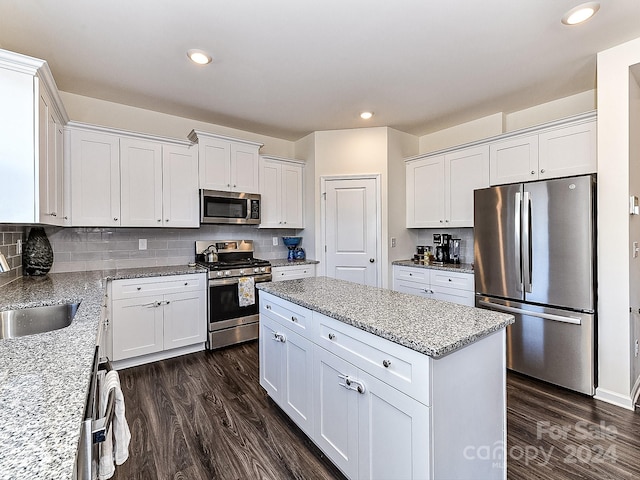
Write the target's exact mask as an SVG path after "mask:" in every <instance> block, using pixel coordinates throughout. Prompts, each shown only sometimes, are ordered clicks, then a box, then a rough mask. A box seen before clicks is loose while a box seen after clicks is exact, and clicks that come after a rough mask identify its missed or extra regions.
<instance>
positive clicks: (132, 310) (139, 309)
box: [112, 297, 163, 360]
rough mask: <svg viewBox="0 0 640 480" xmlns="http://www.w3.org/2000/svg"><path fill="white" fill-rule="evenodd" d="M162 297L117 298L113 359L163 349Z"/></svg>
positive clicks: (115, 304)
mask: <svg viewBox="0 0 640 480" xmlns="http://www.w3.org/2000/svg"><path fill="white" fill-rule="evenodd" d="M161 299H162V297H137V298H131V299H126V300H115V301H114V302H113V359H112V360H124V359H126V358H131V357H136V356H139V355H146V354H148V353H154V352H160V351H162V349H163V312H162V307H161V305H160V301H161Z"/></svg>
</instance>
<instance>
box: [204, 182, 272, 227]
mask: <svg viewBox="0 0 640 480" xmlns="http://www.w3.org/2000/svg"><path fill="white" fill-rule="evenodd" d="M200 223H232V224H244V225H257V224H259V223H260V194H258V193H237V192H222V191H218V190H200Z"/></svg>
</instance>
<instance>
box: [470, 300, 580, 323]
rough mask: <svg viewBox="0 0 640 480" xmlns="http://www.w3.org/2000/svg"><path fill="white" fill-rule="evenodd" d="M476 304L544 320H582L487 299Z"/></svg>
mask: <svg viewBox="0 0 640 480" xmlns="http://www.w3.org/2000/svg"><path fill="white" fill-rule="evenodd" d="M478 304H480V305H482V306H483V307H488V308H491V309H494V310H501V311H503V312H508V313H519V314H522V315H529V316H530V317H538V318H544V319H545V320H553V321H554V322H562V323H572V324H574V325H580V324H582V320H581V319H579V318H576V317H565V316H562V315H554V314H552V313H543V312H532V311H531V310H524V309H522V308H516V307H509V306H507V305H502V304H500V303H493V302H490V301H487V300H479V301H478Z"/></svg>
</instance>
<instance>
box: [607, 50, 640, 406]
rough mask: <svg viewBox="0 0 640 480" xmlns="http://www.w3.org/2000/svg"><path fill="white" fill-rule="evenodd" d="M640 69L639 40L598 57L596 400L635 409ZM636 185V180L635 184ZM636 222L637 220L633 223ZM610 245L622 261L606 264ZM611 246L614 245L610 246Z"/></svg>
mask: <svg viewBox="0 0 640 480" xmlns="http://www.w3.org/2000/svg"><path fill="white" fill-rule="evenodd" d="M637 63H640V39H636V40H633V41H631V42H627V43H624V44H622V45H619V46H617V47H614V48H611V49H609V50H605V51H603V52H600V53H599V54H598V79H597V81H598V219H597V223H598V232H599V235H598V236H599V240H600V241H599V242H598V370H599V372H598V374H599V380H598V382H599V385H598V389H597V390H596V398H600V399H602V400H605V401H609V402H612V403H617V404H619V405H622V406H624V407H626V408H630V409H631V408H633V398H632V396H633V392H632V389H631V386H630V384H629V383H630V382H629V379H630V376H631V372H630V370H631V368H630V365H631V358H633V357H632V355H633V352H630V351H629V347H630V345H631V338H630V336H631V335H630V331H631V327H630V321H629V308H630V306H631V305H630V296H629V292H630V288H640V286H638V285H635V286H632V285H631V284H630V265H631V262H632V260H631V259H630V251H631V248H630V247H631V246H630V245H629V244H628V240H629V239H630V225H629V224H630V220H629V213H628V209H629V185H630V184H631V182H632V180H631V179H630V159H629V150H630V138H629V137H630V132H629V127H630V118H629V108H630V100H629V92H630V85H629V83H630V82H629V79H630V75H629V68H630V67H631V66H633V65H635V64H637ZM633 182H634V183H635V182H636V180H635V179H634V180H633ZM634 221H635V220H634ZM611 239H620V242H624V243H620V244H619V248H620V255H619V256H618V260H616V261H615V262H612V261H610V248H611V242H610V240H611ZM614 243H615V242H614Z"/></svg>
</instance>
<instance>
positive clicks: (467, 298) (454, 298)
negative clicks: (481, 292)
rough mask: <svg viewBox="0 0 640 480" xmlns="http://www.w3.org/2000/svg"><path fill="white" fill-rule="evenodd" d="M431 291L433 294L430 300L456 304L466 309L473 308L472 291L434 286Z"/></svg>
mask: <svg viewBox="0 0 640 480" xmlns="http://www.w3.org/2000/svg"><path fill="white" fill-rule="evenodd" d="M431 290H432V291H433V294H432V295H431V297H430V298H433V299H435V300H444V301H445V302H451V303H457V304H459V305H466V306H468V307H473V306H475V293H474V292H472V291H468V290H460V289H458V288H447V287H440V286H435V287H433V288H432V289H431Z"/></svg>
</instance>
